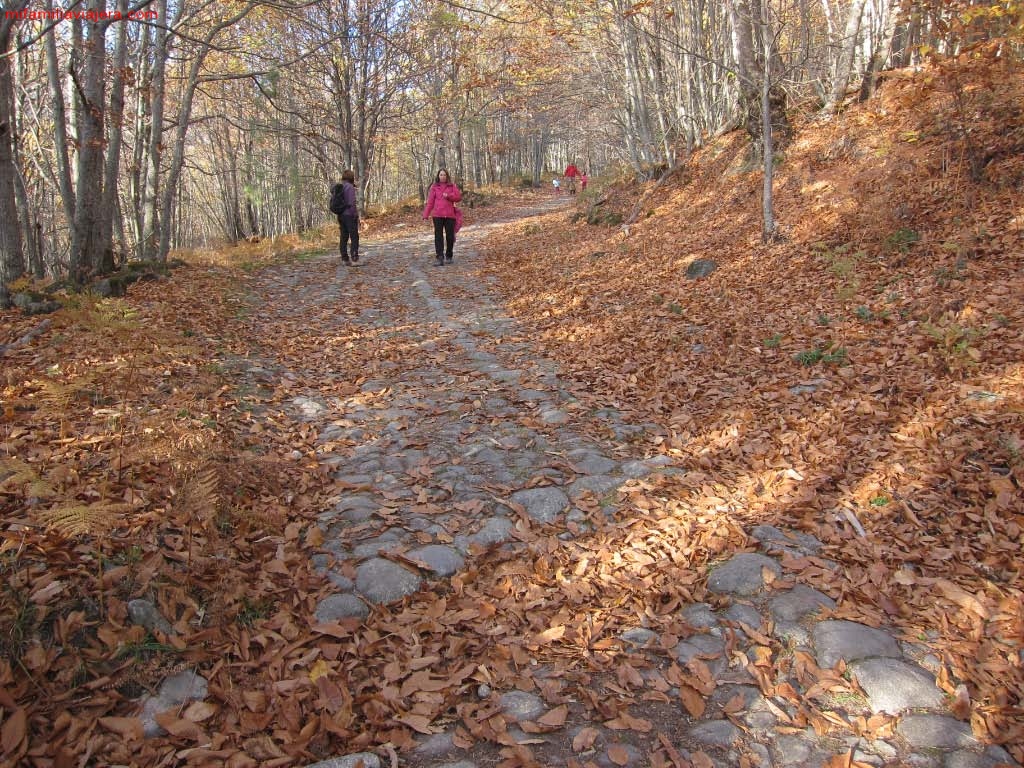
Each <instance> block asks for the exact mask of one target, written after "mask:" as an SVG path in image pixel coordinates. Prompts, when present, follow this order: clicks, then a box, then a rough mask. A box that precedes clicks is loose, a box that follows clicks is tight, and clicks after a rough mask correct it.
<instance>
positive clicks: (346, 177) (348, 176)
mask: <svg viewBox="0 0 1024 768" xmlns="http://www.w3.org/2000/svg"><path fill="white" fill-rule="evenodd" d="M341 180H342V181H347V182H348V183H349V184H355V183H356V172H355V171H353V170H348V171H345V172H344V173H343V174H341Z"/></svg>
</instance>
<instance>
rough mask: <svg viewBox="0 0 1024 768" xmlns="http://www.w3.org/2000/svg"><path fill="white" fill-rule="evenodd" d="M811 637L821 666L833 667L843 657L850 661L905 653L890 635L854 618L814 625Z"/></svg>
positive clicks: (898, 656) (895, 657) (825, 667)
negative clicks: (853, 619) (854, 620)
mask: <svg viewBox="0 0 1024 768" xmlns="http://www.w3.org/2000/svg"><path fill="white" fill-rule="evenodd" d="M812 638H813V640H814V649H815V651H816V653H817V657H818V666H819V667H821V668H822V669H831V668H832V667H834V666H835V665H836V664H837V663H838V662H839V660H840V659H845V660H846V661H847V662H850V661H857V660H858V659H869V658H871V657H873V656H885V657H889V658H893V659H898V658H900V657H901V656H902V653H901V652H900V647H899V645H898V644H897V643H896V641H895V640H894V639H893V638H892V636H891V635H889V634H888V633H886V632H883V631H882V630H880V629H875V628H874V627H869V626H866V625H864V624H858V623H856V622H853V621H823V622H821V623H820V624H818V625H817V626H815V627H814V631H813V632H812Z"/></svg>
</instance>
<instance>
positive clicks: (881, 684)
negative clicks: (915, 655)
mask: <svg viewBox="0 0 1024 768" xmlns="http://www.w3.org/2000/svg"><path fill="white" fill-rule="evenodd" d="M850 671H851V672H852V674H853V675H854V676H855V677H856V678H857V682H858V683H859V684H860V687H861V688H863V689H864V693H866V694H867V695H868V704H869V705H870V707H871V711H872V712H876V713H877V712H886V713H888V714H890V715H898V714H899V713H900V712H905V711H907V710H908V709H934V708H937V707H941V706H943V704H944V703H945V697H944V696H943V695H942V691H940V690H939V689H938V688H936V687H935V678H934V677H932V676H931V675H930V674H928V673H927V672H925V671H924V670H923V669H921V668H920V667H919V666H917V665H916V664H910V663H909V662H906V661H902V660H900V659H886V658H877V659H865V660H863V661H855V662H853V663H852V664H850Z"/></svg>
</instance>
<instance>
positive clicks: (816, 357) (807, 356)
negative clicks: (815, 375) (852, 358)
mask: <svg viewBox="0 0 1024 768" xmlns="http://www.w3.org/2000/svg"><path fill="white" fill-rule="evenodd" d="M793 359H794V360H796V361H797V362H798V363H800V365H805V366H807V367H808V368H809V367H810V366H812V365H816V364H818V363H825V365H837V366H841V365H844V364H845V363H846V362H847V358H846V350H845V349H844V348H843V347H839V348H838V349H835V350H833V351H831V352H829V351H828V348H827V347H825V348H823V347H815V348H814V349H805V350H803V351H802V352H797V353H796V354H795V355H793Z"/></svg>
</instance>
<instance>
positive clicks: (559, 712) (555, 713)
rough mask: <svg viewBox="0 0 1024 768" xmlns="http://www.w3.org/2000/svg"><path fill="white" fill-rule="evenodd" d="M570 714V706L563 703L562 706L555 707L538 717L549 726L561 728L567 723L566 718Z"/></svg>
mask: <svg viewBox="0 0 1024 768" xmlns="http://www.w3.org/2000/svg"><path fill="white" fill-rule="evenodd" d="M568 716H569V707H567V706H566V705H565V704H563V705H562V706H560V707H555V708H554V709H552V710H549V711H548V712H545V713H544V714H543V715H542V716H541V717H539V718H537V722H538V723H539V724H540V725H543V726H546V727H548V728H561V727H562V726H563V725H565V719H566V718H567V717H568Z"/></svg>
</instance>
